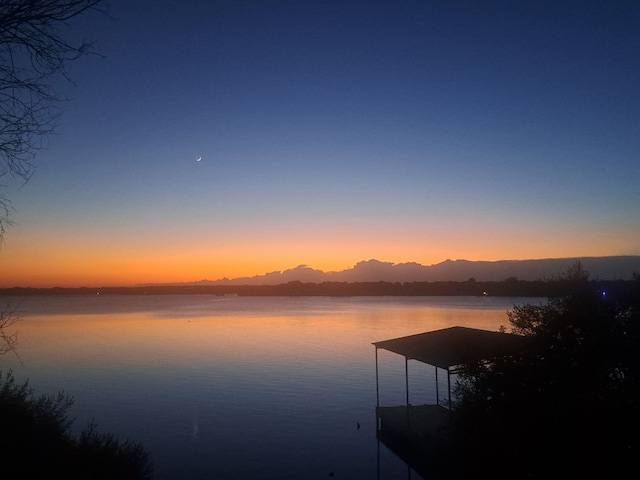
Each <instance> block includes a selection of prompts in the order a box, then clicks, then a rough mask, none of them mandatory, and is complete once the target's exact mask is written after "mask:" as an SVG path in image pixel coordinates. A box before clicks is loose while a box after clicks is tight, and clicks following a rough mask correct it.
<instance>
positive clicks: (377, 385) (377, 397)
mask: <svg viewBox="0 0 640 480" xmlns="http://www.w3.org/2000/svg"><path fill="white" fill-rule="evenodd" d="M379 406H380V385H379V383H378V347H376V407H379Z"/></svg>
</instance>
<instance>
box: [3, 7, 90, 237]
mask: <svg viewBox="0 0 640 480" xmlns="http://www.w3.org/2000/svg"><path fill="white" fill-rule="evenodd" d="M100 1H101V0H0V177H3V176H5V175H10V176H12V177H16V178H19V179H21V180H22V181H25V182H26V181H28V180H29V178H30V177H31V175H33V173H34V171H35V168H36V167H35V163H34V159H35V156H36V153H37V152H38V150H40V149H41V148H42V147H43V143H42V142H43V140H44V138H45V137H46V136H47V135H48V134H51V133H52V132H53V131H54V127H55V120H56V118H57V114H58V111H57V109H56V105H57V103H58V102H60V101H61V100H63V98H62V97H61V95H60V94H59V92H58V91H56V89H55V87H54V85H55V81H56V80H57V79H58V78H60V77H62V78H63V79H65V80H67V81H71V80H70V79H69V77H68V75H67V66H68V64H69V63H70V62H72V61H73V60H76V59H78V58H80V57H82V56H84V55H87V54H90V53H93V43H91V42H89V41H87V40H84V39H83V40H77V41H76V40H72V39H69V38H67V36H66V35H65V33H68V29H67V31H64V30H63V27H68V26H69V25H68V22H69V21H70V20H71V19H73V18H74V17H76V16H78V15H80V14H82V13H85V12H86V11H88V10H99V3H100ZM10 210H11V204H10V203H9V201H8V199H7V198H6V197H4V196H2V195H0V240H1V239H2V237H3V235H4V233H5V230H6V227H7V226H8V225H9V224H10V223H9V213H10Z"/></svg>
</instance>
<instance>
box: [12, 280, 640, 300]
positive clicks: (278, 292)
mask: <svg viewBox="0 0 640 480" xmlns="http://www.w3.org/2000/svg"><path fill="white" fill-rule="evenodd" d="M635 283H636V282H635V281H633V280H597V281H596V280H593V281H591V284H592V285H593V287H594V288H595V289H597V290H598V291H599V292H609V291H611V292H624V291H630V290H632V289H633V288H635V287H634V285H635ZM570 288H571V285H570V284H568V283H567V282H566V281H563V280H562V279H550V280H535V281H529V280H518V279H516V278H508V279H506V280H504V281H501V282H482V281H476V280H475V279H473V278H471V279H469V280H468V281H466V282H405V283H400V282H323V283H302V282H288V283H282V284H279V285H149V286H140V287H101V288H89V287H82V288H60V287H56V288H27V287H15V288H2V289H0V296H2V295H4V296H23V295H96V294H100V295H239V296H335V297H348V296H484V295H488V296H504V297H556V296H560V295H565V294H567V293H569V290H570Z"/></svg>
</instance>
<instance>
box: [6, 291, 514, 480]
mask: <svg viewBox="0 0 640 480" xmlns="http://www.w3.org/2000/svg"><path fill="white" fill-rule="evenodd" d="M19 303H20V308H21V312H20V314H21V317H22V322H21V324H20V326H19V330H20V333H19V346H18V349H19V352H20V356H21V359H22V361H23V363H24V366H21V365H19V364H17V363H12V362H13V360H12V359H11V358H9V357H5V358H3V359H2V361H3V365H2V368H3V369H5V368H13V370H14V372H15V373H16V375H17V376H18V377H24V378H26V377H29V378H30V380H31V384H32V385H33V386H34V387H35V388H36V389H37V391H38V392H41V393H55V392H57V391H59V390H60V389H64V390H65V391H66V392H67V393H68V394H70V395H72V396H74V398H75V400H76V403H75V406H74V411H73V414H74V415H75V416H76V417H77V421H76V425H77V428H78V429H80V428H82V427H83V426H84V424H85V423H86V422H88V421H90V420H91V419H92V418H94V419H95V421H96V423H97V424H98V426H99V428H100V429H101V430H104V431H110V432H112V433H114V434H115V435H117V436H120V437H123V438H131V439H133V440H136V441H141V442H142V443H143V444H144V445H145V446H146V447H147V448H148V450H149V451H150V453H151V454H152V457H153V460H154V464H155V470H156V478H158V479H168V478H184V479H188V478H194V479H195V478H230V479H232V478H285V479H286V478H291V479H293V478H328V475H329V473H330V472H333V473H334V475H335V477H336V478H374V477H376V476H377V477H378V478H402V477H405V476H406V475H405V474H406V466H405V465H404V464H403V463H402V462H399V460H397V459H394V457H393V455H392V454H390V453H389V452H385V450H384V447H383V449H382V452H380V451H379V449H378V448H379V446H378V443H377V440H376V425H375V422H374V421H373V420H372V411H371V406H372V405H375V402H376V389H375V365H374V349H373V347H372V345H371V343H372V342H374V341H378V340H380V339H385V338H394V337H400V336H404V335H409V334H413V333H418V332H423V331H428V330H435V329H439V328H443V327H446V326H451V325H454V324H457V325H467V326H473V327H477V328H485V329H489V330H495V329H497V328H498V327H499V326H500V325H501V324H505V323H506V322H507V319H506V310H507V309H509V308H511V307H512V306H513V304H514V303H521V302H519V301H518V300H514V299H485V298H473V299H470V298H463V299H460V298H458V299H455V298H325V297H321V298H315V297H314V298H273V297H271V298H243V297H228V298H226V297H210V296H166V297H143V296H118V297H116V296H114V297H108V296H100V298H99V299H96V298H93V297H73V298H69V297H67V298H24V299H19ZM390 360H391V359H390ZM398 372H400V375H398ZM403 372H404V363H403V362H396V363H394V362H393V361H392V360H391V361H388V362H387V361H385V362H384V370H383V371H381V372H380V381H381V382H386V385H388V387H385V388H384V389H383V391H384V392H389V395H393V394H394V393H393V392H403V391H404V389H403V388H404V386H403V385H402V384H401V385H400V388H394V382H396V381H398V380H397V378H398V377H399V378H400V381H401V382H402V378H403ZM424 373H425V374H426V375H431V373H429V372H424ZM415 377H416V378H420V377H421V376H420V375H416V376H415ZM421 382H422V383H420V384H416V385H412V386H411V391H412V395H415V396H416V402H417V401H418V400H417V399H418V398H431V397H434V398H435V390H434V389H433V388H431V382H430V381H429V380H424V378H423V379H422V380H421ZM385 395H386V393H385ZM400 395H402V393H400ZM387 400H388V401H393V400H394V399H392V398H389V399H385V400H384V401H387ZM358 424H359V425H360V428H357V426H358ZM380 467H381V468H380ZM399 471H401V472H402V476H401V477H398V476H397V474H398V472H399ZM413 478H416V477H415V476H414V477H413Z"/></svg>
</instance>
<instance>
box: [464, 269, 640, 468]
mask: <svg viewBox="0 0 640 480" xmlns="http://www.w3.org/2000/svg"><path fill="white" fill-rule="evenodd" d="M560 281H561V282H563V283H564V284H565V287H566V288H565V289H564V291H565V293H564V294H563V295H561V296H559V297H556V298H550V299H549V301H548V303H546V304H541V305H530V304H527V305H522V306H517V307H515V308H514V310H513V311H510V312H508V316H509V322H510V324H511V330H512V331H513V332H514V333H519V334H523V335H527V336H529V337H531V338H532V347H531V348H530V349H528V350H526V351H524V352H521V353H520V354H518V355H516V356H512V357H509V358H502V359H499V360H496V361H494V362H491V363H484V364H478V365H469V366H467V371H466V373H465V374H464V375H462V376H461V377H460V379H459V381H458V383H457V385H456V388H455V393H456V397H457V401H456V405H455V406H456V414H455V416H454V417H453V418H454V423H453V445H454V452H455V453H454V454H455V455H458V456H459V457H460V461H459V462H456V464H457V465H458V466H460V469H459V471H458V474H459V475H460V476H464V477H468V476H470V475H471V476H473V477H474V478H489V477H491V478H509V479H517V478H559V477H563V478H579V477H581V476H582V477H589V478H594V476H595V477H598V476H600V477H611V476H615V474H616V473H622V472H626V471H627V468H630V467H631V466H635V458H636V456H637V454H638V447H639V441H638V438H637V432H636V430H635V428H636V427H635V425H636V424H637V420H638V417H639V416H640V385H639V380H640V379H639V378H638V367H639V366H640V352H639V348H638V347H639V346H640V277H637V276H636V281H635V282H631V283H630V284H628V286H627V287H626V289H624V290H622V289H621V290H619V291H607V292H603V291H601V290H600V289H599V288H598V282H597V281H590V280H589V279H588V274H587V273H586V272H584V271H583V270H582V268H581V266H580V265H579V264H578V265H576V266H574V267H573V268H572V269H570V270H569V271H568V272H567V273H566V274H565V275H564V276H563V277H562V278H561V279H560Z"/></svg>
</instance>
